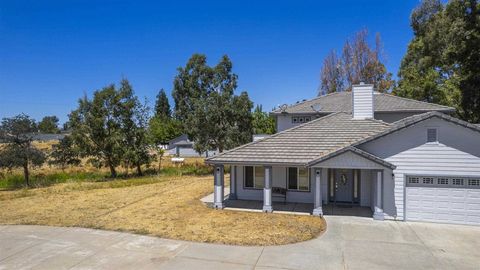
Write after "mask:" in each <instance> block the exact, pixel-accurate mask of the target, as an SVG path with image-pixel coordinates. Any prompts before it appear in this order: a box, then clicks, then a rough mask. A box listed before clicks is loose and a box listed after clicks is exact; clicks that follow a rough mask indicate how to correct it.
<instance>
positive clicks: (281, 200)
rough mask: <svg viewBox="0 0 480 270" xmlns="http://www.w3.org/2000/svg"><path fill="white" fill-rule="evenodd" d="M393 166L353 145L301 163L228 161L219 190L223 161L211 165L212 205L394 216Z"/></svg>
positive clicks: (264, 209)
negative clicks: (227, 179)
mask: <svg viewBox="0 0 480 270" xmlns="http://www.w3.org/2000/svg"><path fill="white" fill-rule="evenodd" d="M393 168H394V166H393V165H391V164H390V163H388V162H385V161H383V160H381V159H379V158H377V157H374V156H371V155H370V154H368V153H366V152H364V151H361V150H358V149H345V150H344V151H340V152H337V153H335V154H332V155H327V156H325V157H324V158H322V159H321V160H316V161H315V162H312V163H309V164H306V165H303V166H301V165H298V164H291V165H290V164H285V165H280V164H279V165H260V164H258V165H257V164H255V165H249V164H230V189H229V190H227V191H224V165H223V164H215V172H214V187H215V189H214V190H215V196H214V201H213V207H214V208H217V209H223V208H225V207H229V208H240V209H242V208H246V209H253V210H261V211H263V212H272V211H277V212H278V211H280V212H281V211H287V212H289V211H290V212H303V213H310V214H313V215H317V216H322V215H324V214H336V213H337V214H343V215H360V216H365V215H369V216H372V217H373V218H374V219H377V220H383V219H384V218H385V217H389V218H390V217H393V218H394V217H395V216H396V211H397V209H396V208H395V203H394V200H395V195H394V193H393V190H394V186H395V183H394V181H393V173H392V170H393ZM225 193H228V194H229V196H228V198H229V199H228V200H227V201H224V194H225ZM358 209H369V211H365V210H363V211H360V213H357V212H358V211H357V210H358ZM385 209H386V210H387V211H386V212H387V213H385V211H384V210H385Z"/></svg>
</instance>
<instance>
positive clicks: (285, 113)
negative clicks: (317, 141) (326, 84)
mask: <svg viewBox="0 0 480 270" xmlns="http://www.w3.org/2000/svg"><path fill="white" fill-rule="evenodd" d="M373 108H374V118H375V119H377V120H382V121H385V122H388V123H393V122H395V121H398V120H400V119H403V118H405V117H409V116H412V115H416V114H420V113H424V112H431V111H438V112H443V113H447V114H451V113H453V112H454V111H455V109H453V108H450V107H447V106H442V105H437V104H432V103H427V102H421V101H417V100H412V99H406V98H402V97H397V96H392V95H389V94H384V93H379V92H373ZM336 112H348V113H351V112H352V92H335V93H332V94H328V95H325V96H320V97H317V98H314V99H311V100H306V101H302V102H299V103H296V104H294V105H291V106H287V105H283V106H281V107H280V108H278V109H276V110H274V111H273V112H271V113H270V114H271V115H273V116H274V117H275V118H276V123H277V131H278V132H280V131H283V130H285V129H289V128H292V127H294V126H297V125H300V124H303V123H306V122H309V121H312V120H314V119H317V118H319V117H323V116H326V115H328V114H331V113H336Z"/></svg>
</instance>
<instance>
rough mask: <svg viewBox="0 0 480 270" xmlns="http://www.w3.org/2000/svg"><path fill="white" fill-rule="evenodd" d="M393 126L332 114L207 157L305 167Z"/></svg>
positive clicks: (227, 161) (237, 161)
mask: <svg viewBox="0 0 480 270" xmlns="http://www.w3.org/2000/svg"><path fill="white" fill-rule="evenodd" d="M389 128H390V124H388V123H385V122H383V121H379V120H374V119H365V120H354V119H352V115H351V114H350V113H343V112H341V113H333V114H330V115H327V116H324V117H322V118H318V119H316V120H313V121H311V122H308V123H305V124H303V125H299V126H296V127H293V128H291V129H287V130H285V131H282V132H280V133H277V134H274V135H272V136H270V137H268V138H265V139H262V140H258V141H256V142H252V143H249V144H246V145H242V146H240V147H237V148H235V149H232V150H230V151H226V152H224V153H222V154H219V155H216V156H214V157H211V158H208V159H207V160H206V162H207V163H211V164H215V163H225V164H235V163H248V164H252V165H253V164H263V165H267V164H272V165H274V164H292V165H293V164H295V165H303V166H306V165H307V164H308V163H309V162H311V161H314V160H317V159H320V158H321V157H323V156H326V155H328V154H329V153H331V152H335V151H337V150H339V149H342V148H345V147H348V146H350V145H351V144H353V143H355V142H357V141H360V140H363V139H365V138H368V137H371V136H373V135H375V134H377V133H380V132H382V131H384V130H387V129H389Z"/></svg>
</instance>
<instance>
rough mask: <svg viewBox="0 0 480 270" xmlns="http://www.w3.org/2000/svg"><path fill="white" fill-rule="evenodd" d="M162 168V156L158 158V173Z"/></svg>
mask: <svg viewBox="0 0 480 270" xmlns="http://www.w3.org/2000/svg"><path fill="white" fill-rule="evenodd" d="M161 170H162V157H160V158H159V160H158V174H160V171H161Z"/></svg>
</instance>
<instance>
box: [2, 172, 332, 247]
mask: <svg viewBox="0 0 480 270" xmlns="http://www.w3.org/2000/svg"><path fill="white" fill-rule="evenodd" d="M212 182H213V180H212V176H206V177H198V176H191V177H190V176H183V177H175V176H174V177H172V176H170V177H168V176H161V177H158V176H155V177H144V178H137V179H130V180H115V181H108V182H78V183H66V184H58V185H54V186H52V187H47V188H39V189H30V190H17V191H0V205H1V207H0V224H39V225H51V226H78V227H88V228H99V229H106V230H117V231H129V232H135V233H140V234H149V235H155V236H160V237H165V238H172V239H182V240H191V241H200V242H211V243H225V244H239V245H277V244H287V243H294V242H299V241H304V240H308V239H311V238H314V237H317V236H318V235H319V234H320V233H321V232H322V231H324V230H325V227H326V224H325V221H324V220H323V219H321V218H318V217H313V216H294V215H282V214H263V213H247V212H237V211H217V210H213V209H210V208H207V207H206V206H205V205H204V204H203V203H201V202H200V201H199V198H201V197H203V196H205V195H207V194H209V193H211V192H212V190H213V185H212Z"/></svg>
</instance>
